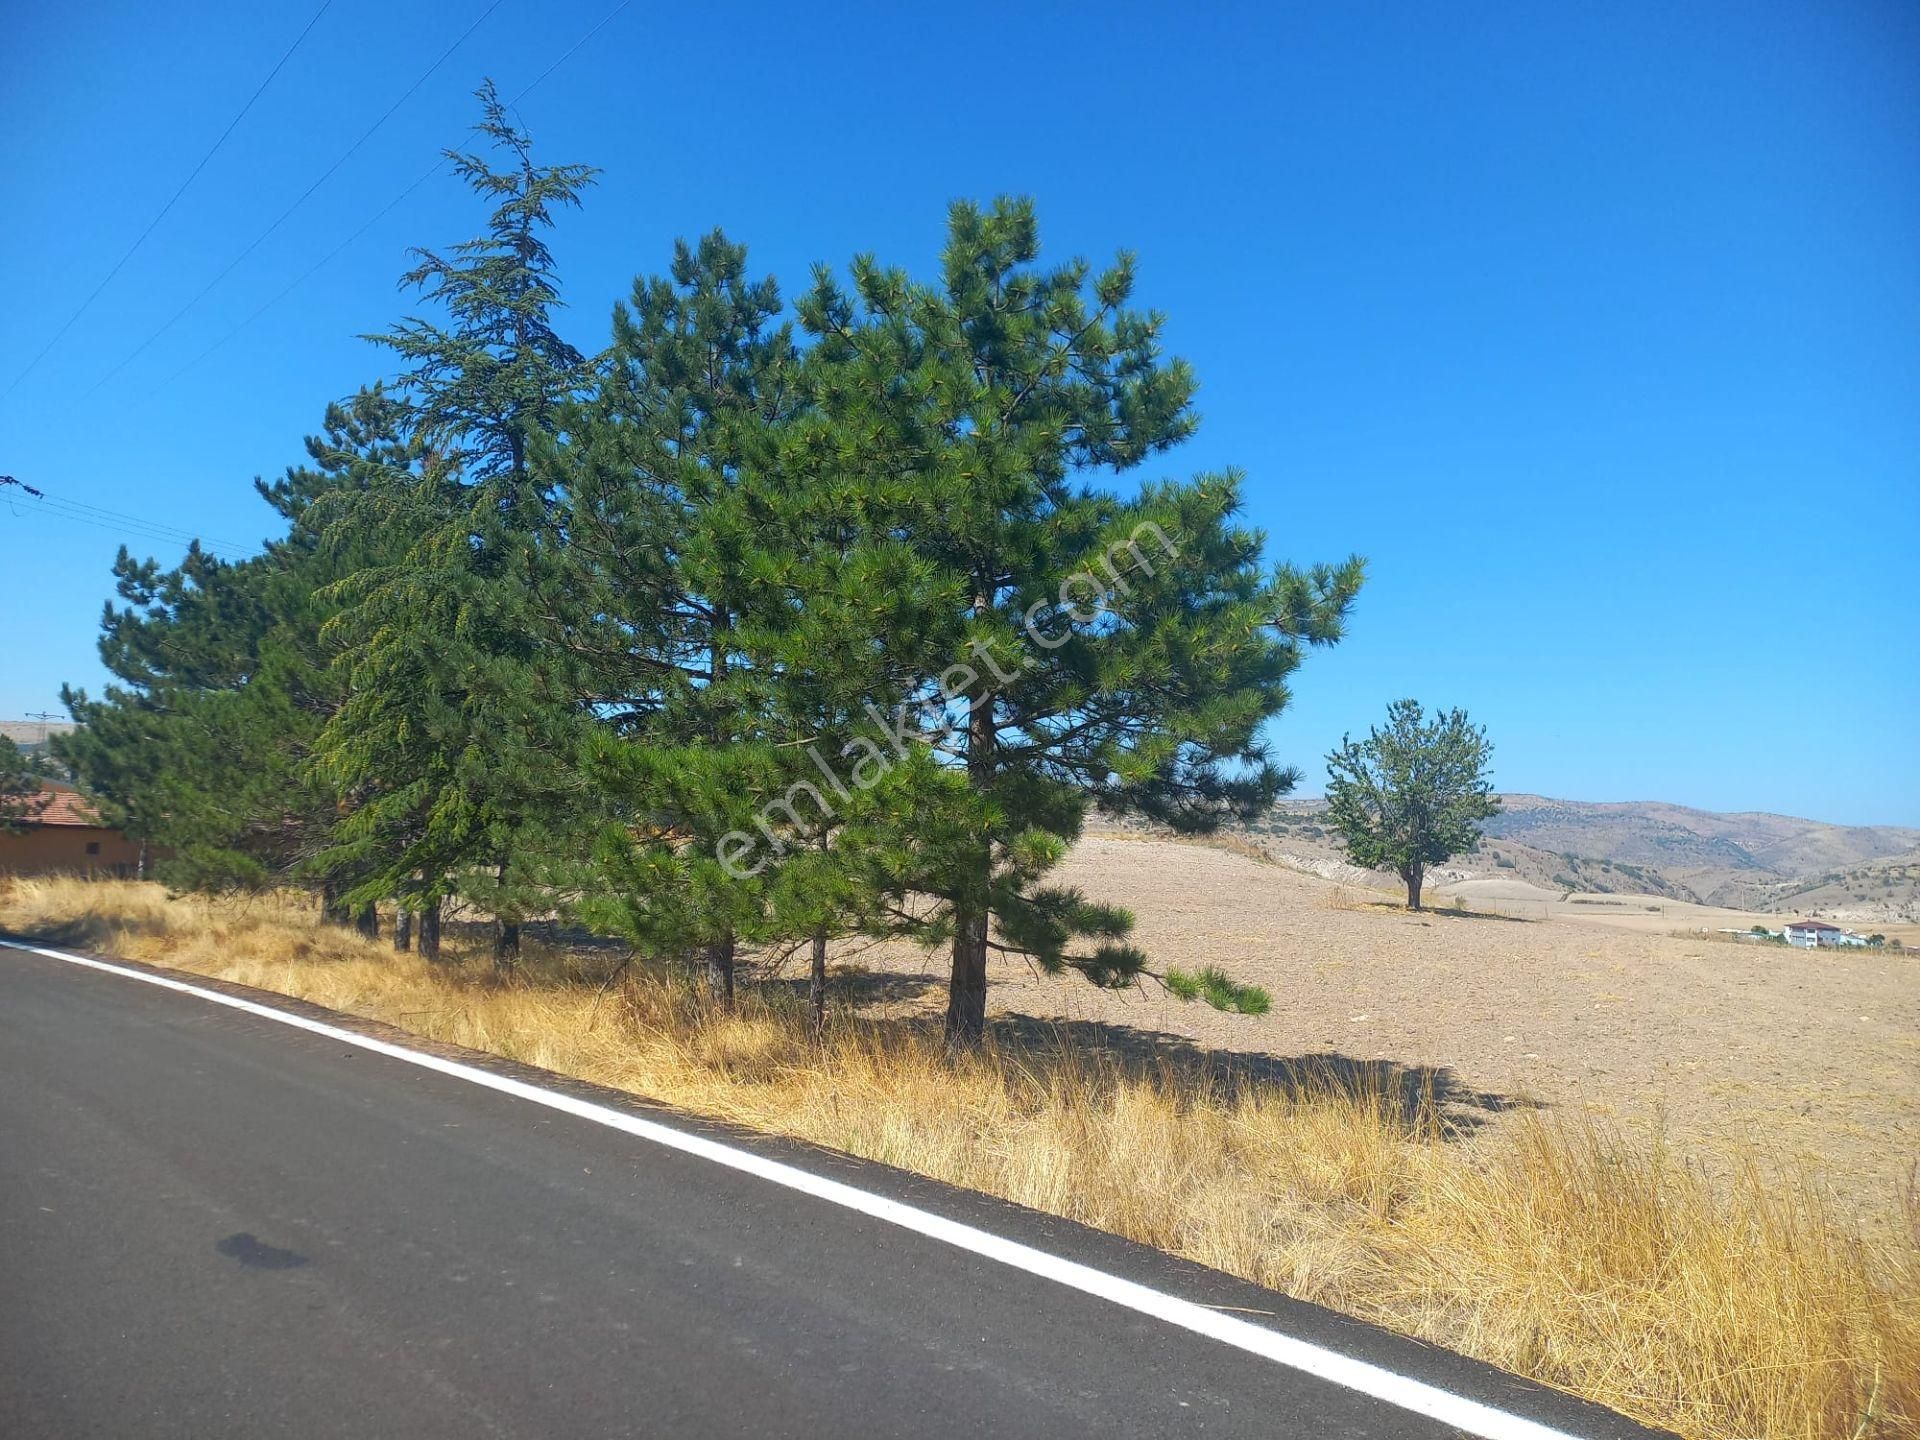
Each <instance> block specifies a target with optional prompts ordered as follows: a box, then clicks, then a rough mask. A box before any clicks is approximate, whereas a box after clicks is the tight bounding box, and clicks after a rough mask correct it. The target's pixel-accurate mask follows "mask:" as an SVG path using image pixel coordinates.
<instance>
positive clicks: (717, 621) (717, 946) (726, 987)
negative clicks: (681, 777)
mask: <svg viewBox="0 0 1920 1440" xmlns="http://www.w3.org/2000/svg"><path fill="white" fill-rule="evenodd" d="M731 622H732V616H730V615H729V614H728V613H727V611H726V609H725V607H718V608H716V609H715V611H714V615H713V634H712V638H711V642H710V644H709V646H708V650H707V674H708V676H709V677H710V683H712V684H714V685H718V684H719V683H720V682H721V681H723V680H725V679H726V678H727V641H728V639H729V638H731V637H730V633H729V630H728V626H729V625H730V624H731ZM713 738H714V739H715V740H716V741H721V740H722V739H723V737H721V736H718V735H716V736H715V737H713ZM735 948H736V947H735V944H734V934H733V932H732V931H731V930H729V931H727V933H726V934H725V935H723V936H721V937H720V938H719V939H718V940H716V941H714V942H713V943H712V944H711V945H709V946H707V998H708V999H710V1000H712V1001H713V1002H714V1003H715V1004H717V1005H719V1006H721V1007H722V1008H723V1009H728V1010H731V1009H732V1008H733V960H734V950H735Z"/></svg>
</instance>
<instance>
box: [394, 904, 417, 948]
mask: <svg viewBox="0 0 1920 1440" xmlns="http://www.w3.org/2000/svg"><path fill="white" fill-rule="evenodd" d="M393 948H394V949H395V950H397V951H399V952H400V953H401V954H403V955H404V954H405V953H406V952H407V951H409V950H411V949H412V948H413V912H412V911H411V910H396V911H395V912H394V916H393Z"/></svg>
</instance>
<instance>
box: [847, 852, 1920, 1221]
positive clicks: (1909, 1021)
mask: <svg viewBox="0 0 1920 1440" xmlns="http://www.w3.org/2000/svg"><path fill="white" fill-rule="evenodd" d="M1061 878H1062V879H1063V880H1064V881H1066V882H1068V883H1072V884H1075V885H1078V886H1080V887H1082V888H1083V889H1085V890H1086V891H1087V892H1088V893H1089V894H1090V895H1092V896H1094V897H1096V898H1099V899H1103V900H1110V901H1117V902H1120V903H1123V904H1126V905H1128V906H1130V907H1131V908H1132V909H1133V910H1134V912H1135V915H1136V917H1137V921H1138V929H1137V932H1136V933H1137V937H1138V938H1139V940H1140V941H1141V942H1142V943H1143V944H1144V945H1145V947H1146V948H1147V950H1148V952H1149V953H1150V954H1151V955H1152V956H1153V958H1154V961H1155V963H1156V965H1167V964H1179V965H1183V966H1198V965H1203V964H1217V965H1219V966H1221V967H1222V968H1224V969H1226V970H1227V971H1228V972H1229V973H1230V974H1232V975H1233V976H1234V977H1235V978H1236V979H1240V980H1245V981H1253V982H1257V983H1259V984H1261V985H1264V986H1266V987H1267V989H1268V990H1269V991H1270V992H1271V993H1272V995H1273V1001H1274V1004H1273V1009H1272V1012H1271V1013H1270V1014H1268V1015H1265V1016H1260V1017H1248V1016H1241V1015H1228V1014H1222V1013H1219V1012H1217V1011H1213V1010H1210V1009H1207V1008H1206V1007H1204V1006H1201V1005H1188V1004H1183V1003H1181V1002H1179V1001H1177V1000H1173V999H1171V998H1170V997H1167V996H1165V995H1164V994H1162V993H1161V992H1160V991H1159V990H1158V988H1157V987H1149V988H1148V989H1147V990H1144V991H1129V992H1125V993H1120V994H1108V993H1103V992H1100V991H1097V990H1095V989H1094V988H1093V987H1091V986H1089V985H1087V984H1086V983H1085V982H1083V981H1081V980H1080V979H1078V977H1074V976H1068V977H1064V978H1054V977H1049V976H1043V975H1036V974H1034V973H1033V972H1032V971H1031V970H1030V969H1029V967H1027V966H1026V965H1025V964H1023V963H1021V962H1019V961H1017V960H1002V961H1001V962H999V963H998V965H997V967H996V971H995V974H994V976H993V982H994V989H993V991H992V997H993V1001H994V1003H995V1005H996V1007H997V1008H998V1009H999V1010H1000V1011H1001V1012H1003V1013H1006V1014H1011V1015H1024V1016H1029V1017H1034V1018H1036V1019H1049V1020H1051V1019H1065V1020H1075V1021H1096V1022H1101V1023H1102V1024H1103V1025H1105V1026H1119V1027H1128V1028H1129V1029H1130V1030H1132V1031H1136V1032H1138V1034H1139V1038H1140V1039H1141V1040H1142V1041H1143V1042H1148V1041H1153V1040H1156V1039H1158V1040H1159V1041H1160V1043H1163V1044H1164V1043H1165V1042H1166V1040H1167V1039H1169V1038H1174V1037H1178V1038H1179V1039H1182V1040H1187V1041H1191V1042H1194V1043H1196V1044H1198V1045H1200V1046H1203V1047H1206V1048H1208V1049H1215V1050H1223V1051H1224V1050H1232V1051H1240V1052H1255V1053H1258V1054H1262V1055H1266V1056H1273V1057H1279V1058H1281V1059H1294V1058H1301V1057H1325V1056H1328V1055H1337V1056H1341V1057H1345V1058H1346V1059H1348V1060H1350V1061H1352V1062H1355V1063H1356V1064H1361V1065H1366V1066H1369V1067H1373V1066H1382V1065H1384V1066H1392V1067H1403V1068H1404V1069H1405V1071H1406V1072H1407V1079H1408V1083H1410V1084H1415V1085H1419V1084H1431V1085H1432V1086H1433V1087H1434V1088H1435V1089H1436V1091H1438V1092H1439V1093H1440V1095H1441V1097H1442V1098H1443V1099H1445V1100H1447V1101H1448V1102H1449V1104H1450V1106H1451V1108H1452V1110H1453V1112H1454V1113H1455V1114H1456V1115H1458V1116H1460V1117H1461V1118H1463V1119H1466V1120H1468V1121H1472V1120H1475V1119H1479V1120H1486V1121H1491V1122H1493V1123H1494V1124H1496V1125H1497V1124H1498V1123H1499V1122H1500V1119H1501V1117H1502V1116H1503V1115H1507V1114H1511V1113H1513V1107H1515V1106H1526V1105H1544V1106H1547V1107H1551V1108H1552V1109H1554V1110H1558V1111H1563V1112H1580V1113H1586V1114H1593V1115H1599V1116H1605V1117H1609V1118H1612V1119H1614V1120H1617V1121H1618V1122H1620V1123H1621V1125H1623V1126H1624V1127H1625V1128H1627V1129H1628V1130H1629V1131H1632V1132H1638V1133H1641V1134H1648V1133H1651V1132H1654V1131H1661V1132H1663V1133H1664V1134H1665V1135H1666V1137H1667V1138H1668V1139H1669V1140H1670V1141H1671V1142H1672V1144H1673V1145H1674V1146H1675V1147H1676V1148H1678V1149H1679V1150H1680V1151H1681V1152H1682V1153H1684V1154H1686V1155H1687V1156H1689V1157H1690V1158H1697V1159H1698V1160H1699V1161H1700V1162H1701V1163H1702V1164H1704V1165H1705V1166H1706V1167H1707V1168H1708V1169H1709V1170H1710V1171H1711V1170H1717V1169H1718V1168H1720V1165H1721V1164H1722V1163H1723V1160H1722V1156H1721V1151H1722V1149H1723V1147H1726V1146H1730V1145H1735V1144H1737V1145H1739V1146H1741V1147H1743V1148H1746V1149H1751V1148H1752V1147H1754V1146H1756V1145H1757V1146H1758V1147H1760V1148H1761V1149H1762V1150H1763V1151H1764V1152H1765V1153H1766V1154H1768V1155H1769V1156H1770V1157H1771V1158H1772V1160H1773V1162H1774V1163H1776V1164H1780V1165H1785V1166H1790V1167H1796V1168H1798V1167H1809V1168H1812V1169H1813V1170H1815V1171H1816V1172H1818V1173H1821V1174H1824V1175H1826V1176H1828V1177H1830V1178H1831V1181H1832V1183H1833V1184H1834V1186H1835V1188H1836V1197H1837V1198H1838V1199H1840V1200H1841V1201H1842V1202H1843V1204H1845V1206H1846V1208H1848V1209H1850V1210H1854V1211H1856V1212H1857V1213H1860V1214H1862V1215H1863V1218H1864V1217H1867V1216H1880V1217H1892V1216H1895V1215H1896V1214H1897V1213H1898V1207H1897V1206H1896V1204H1895V1197H1896V1196H1897V1195H1898V1193H1899V1191H1900V1188H1901V1187H1902V1186H1903V1185H1904V1184H1906V1183H1907V1182H1908V1180H1909V1178H1910V1177H1911V1175H1912V1171H1913V1166H1914V1164H1915V1158H1916V1155H1920V955H1915V954H1912V953H1905V954H1901V953H1894V952H1886V951H1829V950H1823V951H1818V952H1811V953H1810V952H1805V951H1798V950H1788V949H1786V948H1784V947H1778V946H1761V945H1747V944H1740V943H1731V942H1727V941H1723V940H1718V939H1713V938H1708V937H1707V936H1699V937H1690V938H1681V937H1678V936H1675V935H1673V934H1671V933H1666V932H1670V931H1673V930H1678V929H1681V928H1684V927H1686V926H1688V925H1690V924H1692V923H1698V921H1699V915H1696V914H1694V913H1693V912H1696V911H1698V912H1701V913H1702V914H1705V915H1707V916H1708V918H1709V919H1710V920H1711V921H1712V922H1713V923H1715V924H1718V923H1731V920H1729V919H1727V918H1726V917H1730V916H1732V915H1733V914H1734V912H1723V911H1706V910H1705V908H1704V907H1688V906H1678V905H1675V906H1671V907H1670V909H1669V910H1668V911H1667V913H1659V914H1655V913H1651V912H1649V911H1648V910H1647V909H1646V907H1645V906H1643V905H1642V906H1630V907H1627V908H1625V909H1623V910H1622V911H1621V912H1620V913H1618V914H1614V915H1611V916H1607V915H1602V914H1595V915H1594V916H1592V917H1588V916H1586V915H1580V914H1577V913H1570V912H1577V911H1578V909H1579V908H1580V907H1572V906H1567V907H1556V913H1555V914H1553V916H1552V918H1549V919H1546V920H1539V921H1521V920H1514V919H1509V918H1503V917H1498V916H1493V915H1487V914H1481V915H1476V914H1468V915H1459V914H1453V913H1446V912H1429V913H1426V914H1421V915H1413V914H1408V913H1406V912H1405V911H1404V910H1400V909H1398V908H1393V907H1391V906H1388V905H1386V904H1383V903H1381V902H1383V901H1384V900H1385V899H1386V897H1384V896H1382V895H1380V894H1379V893H1378V892H1374V891H1370V890H1365V889H1362V888H1359V887H1357V886H1352V885H1347V886H1341V885H1339V884H1336V883H1334V882H1330V881H1327V880H1323V879H1320V878H1319V877H1317V876H1310V875H1303V874H1300V873H1298V872H1296V871H1292V870H1289V869H1287V868H1284V867H1282V866H1278V865H1274V864H1271V863H1267V862H1263V861H1261V860H1258V859H1254V858H1250V857H1248V856H1245V855H1241V854H1238V853H1233V852H1232V851H1230V850H1227V849H1223V848H1218V847H1214V846H1209V845H1204V844H1195V843H1188V842H1182V841H1178V840H1173V839H1166V838H1154V837H1149V836H1144V835H1141V834H1138V833H1136V832H1127V831H1096V832H1094V833H1091V834H1089V835H1088V837H1087V838H1086V839H1084V840H1083V841H1082V842H1081V843H1080V845H1079V846H1078V847H1077V848H1076V849H1075V850H1074V851H1073V853H1072V855H1071V856H1070V858H1069V860H1068V861H1067V863H1066V865H1065V866H1064V867H1063V871H1062V874H1061ZM1449 893H1450V892H1449V891H1447V890H1446V889H1442V890H1440V891H1439V892H1438V894H1437V895H1436V896H1435V897H1434V898H1435V899H1437V900H1441V901H1444V900H1446V899H1447V898H1448V896H1449ZM1682 912H1686V913H1682ZM1609 921H1611V922H1612V923H1609ZM1776 923H1777V922H1776ZM1643 925H1644V926H1648V927H1652V928H1654V929H1657V931H1659V932H1660V933H1645V932H1643V931H1641V930H1639V929H1635V928H1627V927H1629V926H1634V927H1638V926H1643ZM860 958H861V959H862V961H863V962H864V963H867V964H869V965H873V966H875V967H876V968H884V969H887V970H891V971H893V972H896V973H899V974H902V975H908V976H916V977H920V978H922V979H924V983H925V986H926V994H927V998H928V999H929V1000H930V1001H932V1000H937V999H943V998H944V969H943V957H940V956H933V957H926V956H922V955H920V954H919V953H917V952H908V951H900V950H894V951H891V952H885V953H884V954H883V953H882V952H877V951H876V952H868V953H867V954H865V955H863V956H862V957H860Z"/></svg>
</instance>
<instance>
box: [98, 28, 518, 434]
mask: <svg viewBox="0 0 1920 1440" xmlns="http://www.w3.org/2000/svg"><path fill="white" fill-rule="evenodd" d="M505 3H506V0H493V3H492V4H490V5H488V6H487V8H486V9H485V10H483V11H481V12H480V18H479V19H477V20H475V21H474V22H473V23H472V24H471V25H469V26H468V27H467V28H466V29H465V30H463V31H462V32H461V34H460V38H459V39H457V40H455V41H454V42H453V43H452V44H451V45H449V46H448V47H447V48H446V49H445V50H443V51H441V52H440V58H439V59H438V60H435V61H434V62H433V64H431V65H429V66H428V67H427V68H426V69H425V70H423V71H422V72H421V73H420V77H419V78H418V79H417V80H415V81H414V82H413V84H411V85H409V86H408V87H407V89H406V92H405V93H404V94H403V95H401V97H400V98H399V99H398V100H396V101H394V102H393V104H391V105H389V106H388V107H387V108H386V110H385V111H384V112H383V113H382V114H381V116H380V118H379V119H378V120H376V121H374V122H373V124H371V125H369V126H368V127H367V128H366V130H365V132H364V133H362V135H361V136H360V138H359V139H358V140H356V141H354V142H353V144H351V145H349V146H348V147H347V148H346V150H345V151H344V152H343V153H342V154H341V156H340V158H339V159H338V160H335V161H334V162H333V164H331V165H329V166H328V167H327V168H326V169H325V170H323V171H322V172H321V173H320V178H319V179H318V180H315V181H314V182H313V183H312V184H311V185H309V186H307V188H306V189H305V190H303V191H301V192H300V196H299V198H298V199H296V200H295V201H294V202H293V203H292V204H291V205H289V206H287V208H286V209H284V210H282V211H281V212H280V214H279V217H278V218H277V219H275V220H274V222H273V223H272V224H271V225H269V226H267V228H266V229H264V230H262V231H261V232H260V233H259V234H258V235H256V236H254V238H253V240H252V241H251V242H249V243H248V245H247V247H246V248H245V249H244V250H242V251H241V252H240V253H239V254H238V255H236V256H234V257H233V259H231V260H229V261H228V262H227V263H226V266H225V267H224V268H223V269H222V270H221V271H220V273H219V274H218V275H215V276H214V277H213V278H212V279H211V280H209V281H207V283H206V284H205V285H203V286H201V287H200V289H199V291H198V293H196V294H195V295H194V297H193V298H192V299H191V300H189V301H187V303H186V304H184V305H182V306H181V307H180V308H179V309H178V310H176V311H174V312H173V314H172V315H171V316H170V317H168V319H167V320H166V322H165V323H164V324H162V325H161V326H160V328H159V329H158V330H155V331H154V332H153V333H152V334H150V335H148V336H147V338H146V339H144V340H142V341H141V342H140V343H139V344H138V345H136V346H134V347H133V349H132V350H131V351H130V352H129V353H128V354H127V355H126V356H124V357H123V358H122V359H121V360H120V363H119V364H117V365H115V366H114V367H113V368H112V369H111V370H109V371H107V373H106V374H104V375H102V376H101V377H100V378H99V379H98V380H96V381H94V382H93V384H92V385H91V386H89V387H88V388H87V390H86V392H85V393H86V395H91V394H93V392H94V391H96V390H98V389H99V388H100V387H101V386H102V385H105V384H106V383H107V382H108V381H109V380H111V379H113V377H114V376H116V375H118V374H119V373H120V372H121V371H122V370H124V369H126V368H127V366H129V365H131V364H132V363H133V362H134V361H135V360H137V359H139V358H140V356H141V355H142V354H144V353H145V352H146V349H147V347H148V346H149V345H151V344H153V342H154V341H156V340H158V339H159V338H160V337H161V336H162V335H164V334H166V333H167V331H169V330H171V329H172V328H173V327H174V326H175V325H176V324H177V323H179V321H180V319H181V317H182V316H184V315H185V314H186V313H187V312H188V311H189V310H191V309H193V307H194V306H196V305H198V304H199V303H200V302H201V301H202V300H204V299H206V298H207V296H208V294H209V293H210V292H211V291H212V290H213V288H214V287H215V286H217V285H218V284H219V283H220V282H221V281H222V280H224V279H226V278H227V276H229V275H231V274H232V273H233V272H234V270H235V269H236V268H238V266H239V265H240V262H241V261H243V260H245V259H246V258H247V257H248V256H249V255H251V254H253V252H254V251H255V250H258V249H259V248H260V247H261V245H263V244H264V243H265V242H266V240H267V238H268V237H269V236H271V235H272V234H273V233H274V231H276V230H278V229H279V228H280V227H281V226H282V225H284V224H286V222H287V220H288V219H289V218H290V217H291V216H292V215H293V212H294V211H296V210H298V209H299V208H300V207H301V206H302V205H304V204H306V203H307V201H308V199H309V198H311V197H312V195H313V192H314V191H316V190H318V189H319V188H320V187H321V186H322V185H324V184H326V183H327V181H328V180H330V179H332V178H333V174H334V172H335V171H337V170H338V169H339V168H340V167H341V166H342V165H344V164H346V163H347V161H349V160H351V159H352V158H353V156H354V155H355V153H356V152H357V151H358V150H359V149H360V147H361V146H362V145H364V144H366V143H367V141H369V140H371V139H372V138H373V136H374V132H375V131H377V130H379V128H380V127H381V126H382V125H384V124H386V123H387V121H389V120H390V119H392V118H393V114H394V112H395V111H396V110H398V109H399V108H400V107H401V106H402V105H404V104H406V103H407V101H409V100H410V99H412V98H413V94H414V92H415V91H416V90H418V89H419V88H420V87H421V86H422V85H424V84H426V83H427V81H428V80H429V79H431V78H432V76H433V73H434V71H436V70H438V69H439V68H440V67H441V66H442V65H444V64H446V63H447V61H448V60H449V59H451V58H452V56H453V52H454V51H456V50H458V49H459V48H460V47H461V46H462V45H464V44H465V43H466V42H467V37H468V36H470V35H472V34H473V32H474V31H476V30H478V29H479V28H480V27H481V26H482V25H483V24H485V23H486V20H487V17H488V16H490V15H492V14H493V12H494V11H496V10H498V9H499V8H500V7H501V6H502V5H504V4H505ZM82 398H83V399H84V398H85V396H84V395H83V396H82Z"/></svg>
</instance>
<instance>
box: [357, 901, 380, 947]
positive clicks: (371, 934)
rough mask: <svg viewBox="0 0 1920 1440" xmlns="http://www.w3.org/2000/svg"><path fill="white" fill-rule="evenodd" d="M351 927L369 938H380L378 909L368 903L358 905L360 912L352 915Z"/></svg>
mask: <svg viewBox="0 0 1920 1440" xmlns="http://www.w3.org/2000/svg"><path fill="white" fill-rule="evenodd" d="M353 928H354V929H356V930H358V931H359V932H360V933H361V934H362V935H364V936H366V937H367V939H369V940H378V939H379V938H380V911H379V909H378V908H376V907H375V906H374V905H373V904H371V903H369V904H366V905H362V906H361V907H360V913H359V914H358V915H356V916H354V917H353Z"/></svg>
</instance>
